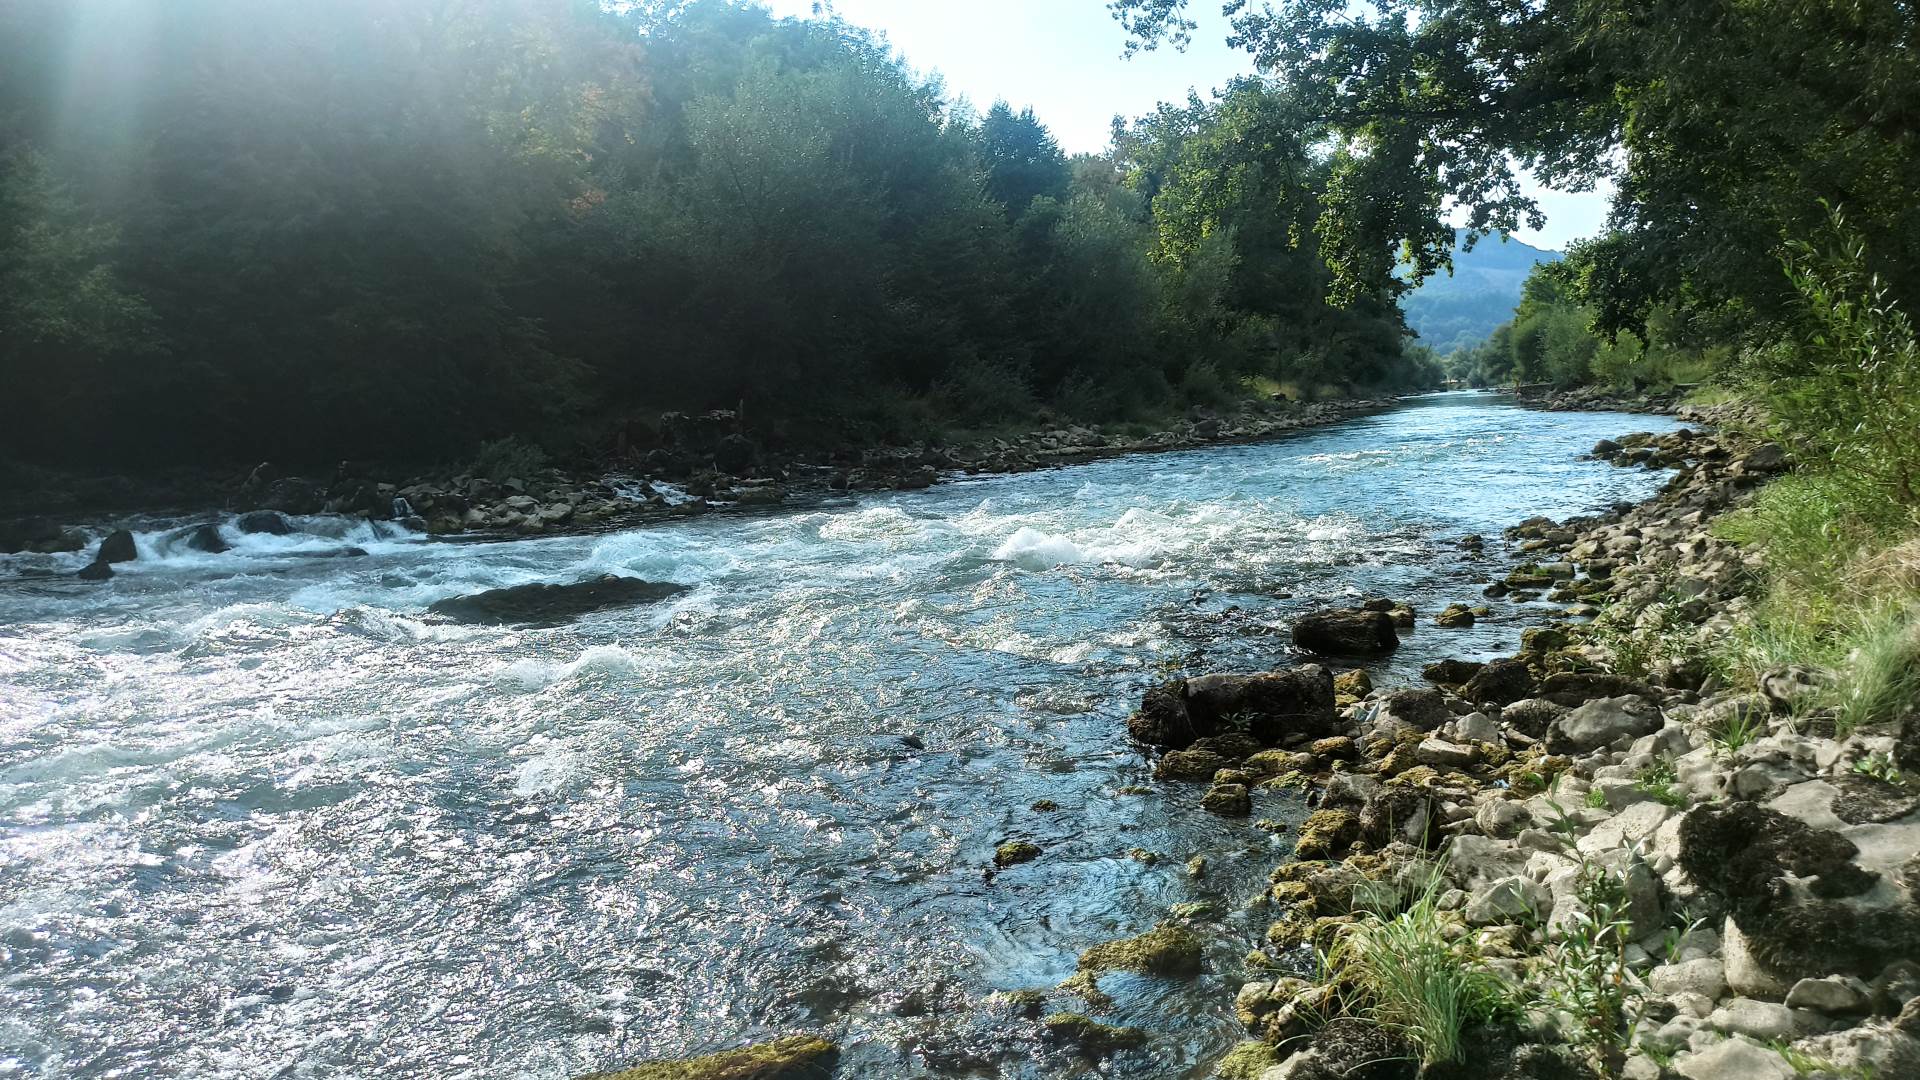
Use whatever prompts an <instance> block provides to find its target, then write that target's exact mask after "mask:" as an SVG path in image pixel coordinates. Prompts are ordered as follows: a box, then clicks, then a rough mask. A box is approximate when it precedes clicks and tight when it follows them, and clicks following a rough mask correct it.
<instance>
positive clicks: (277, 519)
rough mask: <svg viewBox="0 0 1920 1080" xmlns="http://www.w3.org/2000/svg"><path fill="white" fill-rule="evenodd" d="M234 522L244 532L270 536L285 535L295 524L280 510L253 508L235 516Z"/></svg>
mask: <svg viewBox="0 0 1920 1080" xmlns="http://www.w3.org/2000/svg"><path fill="white" fill-rule="evenodd" d="M233 524H234V527H235V528H237V529H239V530H240V531H241V532H243V533H265V534H266V535H268V536H285V535H287V534H288V533H290V532H292V531H293V524H292V523H291V522H289V521H288V520H287V516H286V515H285V514H282V513H280V512H279V511H278V510H253V511H250V512H248V513H245V514H241V515H240V516H239V517H238V518H235V519H234V522H233Z"/></svg>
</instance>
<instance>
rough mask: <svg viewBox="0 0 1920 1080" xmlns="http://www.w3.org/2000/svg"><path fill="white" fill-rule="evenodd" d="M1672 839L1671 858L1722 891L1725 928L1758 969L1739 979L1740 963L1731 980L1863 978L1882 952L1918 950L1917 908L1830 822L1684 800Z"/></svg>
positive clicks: (1874, 969)
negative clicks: (1685, 809)
mask: <svg viewBox="0 0 1920 1080" xmlns="http://www.w3.org/2000/svg"><path fill="white" fill-rule="evenodd" d="M1679 839H1680V858H1679V863H1680V866H1681V867H1682V868H1683V869H1684V870H1685V871H1686V872H1687V875H1688V876H1689V877H1690V878H1692V879H1693V880H1694V881H1695V882H1697V883H1698V884H1700V885H1701V886H1703V887H1705V888H1709V889H1712V890H1714V891H1716V892H1718V893H1720V894H1721V895H1722V896H1724V897H1725V898H1726V900H1727V908H1728V914H1729V916H1730V920H1729V925H1730V928H1735V929H1737V930H1738V931H1739V932H1740V934H1741V936H1742V938H1743V939H1744V946H1745V951H1746V952H1747V954H1748V958H1750V960H1751V961H1752V963H1753V964H1754V966H1756V967H1757V968H1758V969H1759V972H1760V973H1761V974H1762V975H1764V976H1766V977H1767V979H1766V980H1762V979H1758V978H1755V979H1752V980H1748V979H1747V978H1746V977H1745V973H1744V972H1743V973H1741V975H1742V978H1741V980H1740V981H1771V980H1779V981H1783V982H1786V983H1788V984H1792V983H1795V982H1797V981H1798V980H1800V979H1803V978H1822V977H1825V976H1827V975H1833V974H1840V975H1858V976H1861V977H1866V978H1870V977H1872V976H1873V975H1875V974H1876V973H1878V972H1879V971H1880V969H1881V968H1883V967H1885V966H1886V960H1887V957H1889V956H1909V955H1913V954H1915V953H1920V909H1916V908H1915V906H1914V904H1913V903H1912V901H1911V900H1910V899H1909V898H1908V897H1907V896H1906V895H1905V894H1904V893H1903V892H1902V891H1900V890H1897V889H1895V888H1893V887H1892V885H1891V883H1890V882H1887V881H1886V879H1885V878H1884V877H1883V876H1882V875H1880V874H1878V873H1875V872H1873V871H1871V870H1868V869H1866V868H1864V867H1862V866H1861V865H1860V864H1859V863H1858V862H1856V861H1855V858H1856V856H1858V855H1859V854H1860V849H1859V848H1858V847H1857V846H1855V844H1854V843H1853V841H1851V840H1849V839H1848V838H1847V837H1845V836H1843V835H1841V834H1840V833H1839V832H1838V831H1835V830H1832V829H1817V828H1814V827H1813V826H1811V825H1808V824H1807V823H1806V822H1804V821H1801V820H1800V819H1798V818H1795V817H1790V816H1788V815H1786V814H1783V813H1781V812H1779V811H1778V810H1774V809H1771V808H1769V807H1764V806H1759V805H1756V804H1754V803H1747V802H1734V803H1728V804H1723V805H1711V806H1700V807H1696V808H1694V809H1693V810H1692V811H1691V812H1689V813H1688V814H1687V816H1686V818H1685V819H1684V820H1682V821H1681V823H1680V832H1679ZM1728 936H1729V939H1730V940H1728V941H1727V942H1726V948H1727V951H1728V956H1729V963H1728V967H1729V972H1728V980H1729V982H1734V981H1735V972H1734V971H1733V970H1732V969H1733V967H1734V964H1733V962H1732V958H1731V954H1732V950H1733V946H1734V942H1733V941H1732V940H1731V937H1732V935H1731V934H1729V935H1728ZM1738 988H1739V987H1738V986H1737V985H1736V989H1738ZM1782 989H1784V988H1782ZM1775 992H1776V993H1778V992H1780V991H1778V990H1776V991H1775Z"/></svg>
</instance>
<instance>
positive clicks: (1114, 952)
mask: <svg viewBox="0 0 1920 1080" xmlns="http://www.w3.org/2000/svg"><path fill="white" fill-rule="evenodd" d="M1204 952H1205V943H1204V942H1203V941H1202V940H1201V939H1200V935H1198V934H1196V933H1194V932H1193V931H1192V930H1189V929H1187V928H1186V927H1184V926H1181V925H1179V924H1178V923H1162V924H1161V925H1159V926H1156V927H1154V928H1153V929H1151V930H1149V931H1147V932H1146V933H1144V934H1141V935H1139V936H1138V937H1130V938H1122V939H1120V940H1119V941H1108V942H1103V943H1101V944H1099V945H1095V946H1094V947H1093V948H1091V949H1088V950H1087V951H1086V952H1083V953H1081V954H1080V965H1079V966H1080V972H1081V974H1083V975H1093V976H1099V975H1103V974H1105V973H1106V972H1109V971H1131V972H1135V973H1136V974H1140V975H1194V974H1197V973H1198V972H1199V971H1200V963H1201V958H1202V956H1203V954H1204Z"/></svg>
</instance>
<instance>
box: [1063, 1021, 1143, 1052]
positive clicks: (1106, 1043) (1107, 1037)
mask: <svg viewBox="0 0 1920 1080" xmlns="http://www.w3.org/2000/svg"><path fill="white" fill-rule="evenodd" d="M1040 1026H1041V1027H1044V1028H1046V1029H1047V1037H1048V1038H1051V1039H1053V1040H1054V1041H1056V1042H1062V1043H1070V1044H1072V1045H1074V1046H1077V1047H1079V1048H1080V1049H1081V1050H1084V1051H1086V1052H1087V1053H1090V1054H1111V1053H1113V1052H1114V1051H1116V1050H1130V1049H1132V1048H1134V1047H1136V1046H1141V1045H1143V1044H1145V1043H1146V1041H1147V1033H1146V1032H1144V1031H1141V1030H1140V1029H1139V1028H1131V1027H1116V1026H1114V1025H1113V1024H1103V1023H1101V1022H1100V1021H1098V1020H1095V1019H1094V1018H1092V1017H1090V1016H1086V1015H1083V1014H1081V1013H1068V1012H1058V1013H1054V1014H1052V1015H1051V1016H1048V1017H1047V1018H1046V1019H1044V1020H1042V1021H1040Z"/></svg>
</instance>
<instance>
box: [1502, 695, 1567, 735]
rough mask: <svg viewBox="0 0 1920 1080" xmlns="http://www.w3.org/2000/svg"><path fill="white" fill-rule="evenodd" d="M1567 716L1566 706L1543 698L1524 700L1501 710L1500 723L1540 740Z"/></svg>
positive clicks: (1512, 703)
mask: <svg viewBox="0 0 1920 1080" xmlns="http://www.w3.org/2000/svg"><path fill="white" fill-rule="evenodd" d="M1566 714H1567V709H1566V707H1565V706H1562V705H1555V704H1554V703H1553V702H1551V701H1546V700H1543V699H1541V698H1522V699H1520V700H1519V701H1515V702H1511V703H1509V704H1508V705H1507V706H1506V707H1505V708H1503V709H1501V710H1500V722H1501V723H1503V724H1505V725H1507V726H1508V727H1510V728H1512V729H1513V730H1515V731H1518V732H1520V733H1521V734H1522V735H1526V736H1528V737H1530V738H1535V739H1538V738H1540V737H1542V736H1544V735H1545V734H1546V733H1547V729H1548V728H1550V727H1552V726H1553V722H1554V721H1556V720H1558V719H1560V718H1561V717H1562V716H1565V715H1566Z"/></svg>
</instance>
